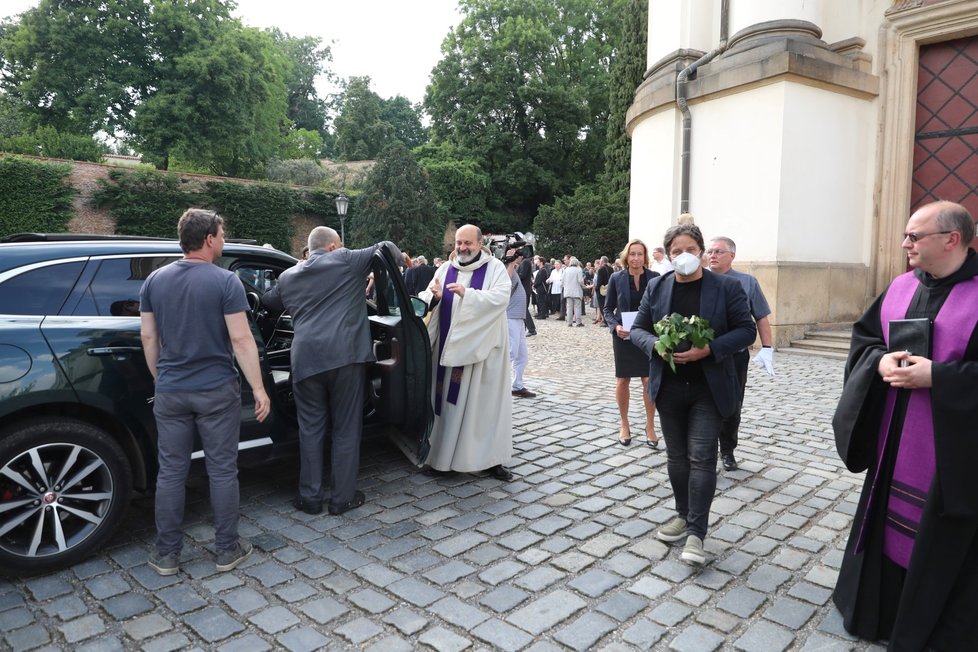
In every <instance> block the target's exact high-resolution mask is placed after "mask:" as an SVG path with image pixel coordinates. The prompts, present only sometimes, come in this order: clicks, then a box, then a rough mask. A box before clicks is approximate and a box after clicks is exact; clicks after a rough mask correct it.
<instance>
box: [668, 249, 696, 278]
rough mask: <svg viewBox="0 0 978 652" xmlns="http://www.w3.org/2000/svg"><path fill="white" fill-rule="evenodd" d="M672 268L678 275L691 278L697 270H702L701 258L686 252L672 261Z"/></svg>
mask: <svg viewBox="0 0 978 652" xmlns="http://www.w3.org/2000/svg"><path fill="white" fill-rule="evenodd" d="M672 266H673V267H674V268H675V270H676V273H677V274H682V275H683V276H689V275H691V274H695V273H696V270H698V269H699V268H700V257H699V256H694V255H693V254H691V253H689V252H684V253H681V254H679V255H678V256H676V257H675V258H673V259H672Z"/></svg>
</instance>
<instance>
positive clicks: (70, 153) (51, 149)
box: [0, 126, 108, 162]
mask: <svg viewBox="0 0 978 652" xmlns="http://www.w3.org/2000/svg"><path fill="white" fill-rule="evenodd" d="M0 150H2V151H5V152H11V153H13V154H29V155H31V156H46V157H48V158H64V159H70V160H73V161H95V162H100V161H102V160H104V158H105V153H106V152H107V151H108V148H107V147H106V146H105V145H103V144H102V143H99V142H97V141H95V140H94V139H93V138H92V137H91V136H81V135H78V134H69V133H63V132H60V131H58V130H57V129H55V128H54V127H51V126H44V127H38V128H37V129H35V130H34V131H32V132H30V133H22V134H19V135H16V136H0Z"/></svg>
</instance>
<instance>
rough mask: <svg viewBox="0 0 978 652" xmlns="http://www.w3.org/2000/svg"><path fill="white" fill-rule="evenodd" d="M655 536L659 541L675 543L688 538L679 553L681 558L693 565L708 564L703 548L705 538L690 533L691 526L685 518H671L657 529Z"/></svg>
mask: <svg viewBox="0 0 978 652" xmlns="http://www.w3.org/2000/svg"><path fill="white" fill-rule="evenodd" d="M655 537H656V538H657V539H659V541H665V542H667V543H675V542H676V541H682V540H683V539H686V545H685V546H684V547H683V551H682V553H681V554H680V555H679V557H680V559H682V560H683V561H684V562H686V563H687V564H692V565H693V566H703V565H705V564H706V551H705V550H704V549H703V539H701V538H699V537H698V536H696V535H695V534H690V533H689V527H688V526H687V524H686V520H685V519H683V518H681V517H679V516H675V517H673V518H671V519H669V521H668V522H666V524H665V525H663V526H662V527H660V528H659V529H658V530H656V532H655Z"/></svg>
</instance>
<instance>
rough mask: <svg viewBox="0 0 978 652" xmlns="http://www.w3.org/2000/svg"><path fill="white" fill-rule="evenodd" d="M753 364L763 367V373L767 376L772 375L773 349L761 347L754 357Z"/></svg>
mask: <svg viewBox="0 0 978 652" xmlns="http://www.w3.org/2000/svg"><path fill="white" fill-rule="evenodd" d="M754 362H756V363H757V364H759V365H761V366H762V367H764V371H766V372H767V373H768V375H769V376H773V375H774V349H772V348H771V347H769V346H764V347H761V350H760V351H758V352H757V355H755V356H754Z"/></svg>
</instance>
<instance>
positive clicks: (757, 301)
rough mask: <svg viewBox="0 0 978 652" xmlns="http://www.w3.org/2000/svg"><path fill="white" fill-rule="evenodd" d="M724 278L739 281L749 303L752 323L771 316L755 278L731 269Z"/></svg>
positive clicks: (769, 308)
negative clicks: (752, 318)
mask: <svg viewBox="0 0 978 652" xmlns="http://www.w3.org/2000/svg"><path fill="white" fill-rule="evenodd" d="M724 276H729V277H730V278H735V279H737V280H738V281H740V286H741V287H742V288H744V292H746V293H747V301H748V302H750V314H751V315H752V316H753V317H754V321H757V320H758V319H764V318H765V317H767V316H768V315H770V314H771V307H770V306H768V305H767V299H766V298H765V297H764V292H762V291H761V284H760V283H758V282H757V279H756V278H754V277H753V276H751V275H750V274H745V273H744V272H738V271H736V270H733V269H732V270H730V271H729V272H727V273H726V274H724Z"/></svg>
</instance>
